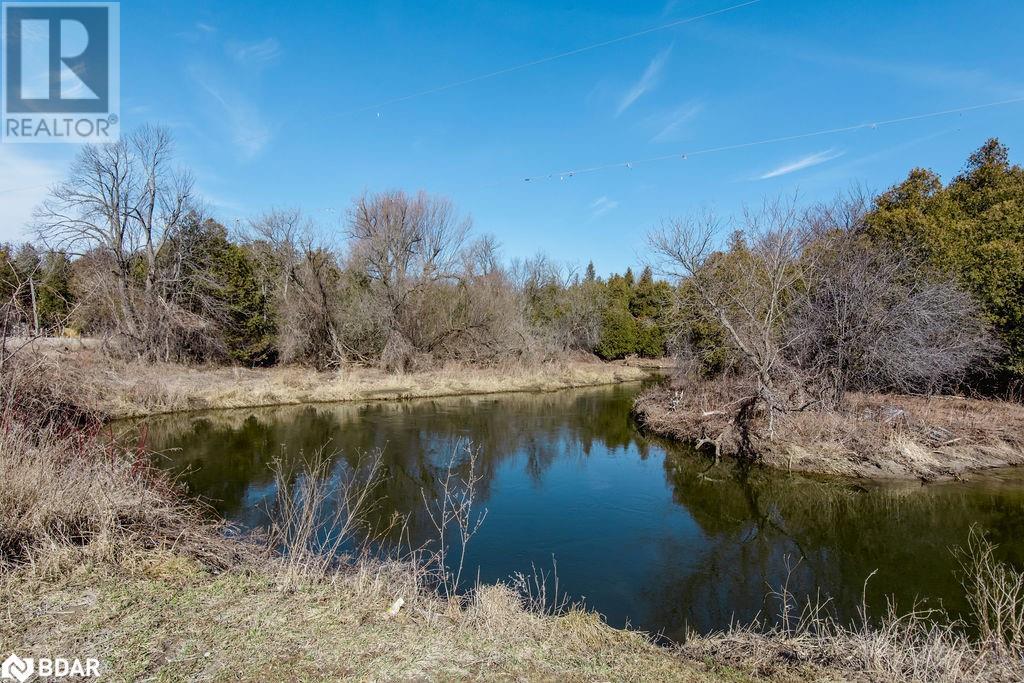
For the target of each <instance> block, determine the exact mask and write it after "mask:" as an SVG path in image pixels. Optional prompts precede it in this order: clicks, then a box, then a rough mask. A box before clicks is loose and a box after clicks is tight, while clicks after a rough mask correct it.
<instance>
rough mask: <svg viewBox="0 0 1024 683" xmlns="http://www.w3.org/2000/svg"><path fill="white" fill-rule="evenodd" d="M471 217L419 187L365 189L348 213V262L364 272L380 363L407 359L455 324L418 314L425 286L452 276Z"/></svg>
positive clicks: (400, 364) (401, 364)
mask: <svg viewBox="0 0 1024 683" xmlns="http://www.w3.org/2000/svg"><path fill="white" fill-rule="evenodd" d="M470 226H471V222H470V220H469V219H460V218H459V217H458V216H457V214H456V212H455V208H454V206H453V205H452V203H451V202H449V201H448V200H446V199H438V198H434V197H429V196H428V195H426V194H425V193H422V192H421V193H419V194H417V195H415V196H413V197H410V196H408V195H406V194H405V193H404V192H385V193H381V194H374V195H364V196H362V197H360V198H359V199H357V200H356V202H355V204H354V206H353V208H352V210H351V212H350V221H349V232H348V235H349V264H350V267H351V268H352V270H354V271H355V272H357V273H359V274H361V275H363V276H365V278H366V283H367V292H368V295H369V297H370V299H371V301H372V303H373V304H374V305H375V307H376V313H377V315H378V316H379V322H380V327H381V329H382V332H383V335H384V339H385V342H384V347H383V349H382V351H381V364H382V365H383V366H385V367H387V368H389V369H395V370H404V369H407V368H408V367H409V364H410V363H411V361H412V356H413V354H414V352H415V351H416V350H418V349H431V348H434V347H436V346H437V345H438V344H439V343H442V342H443V341H444V338H445V337H448V336H450V335H452V334H454V328H452V327H450V326H449V327H448V328H447V329H445V328H442V329H436V328H434V329H431V327H430V326H427V325H424V324H423V323H424V322H425V321H426V320H427V319H425V318H423V317H420V316H419V315H417V310H416V309H417V304H418V303H421V302H422V297H423V295H424V293H425V292H427V291H428V290H432V289H436V288H437V287H438V286H441V285H446V284H447V285H450V284H454V283H458V282H459V281H460V275H461V268H460V265H461V258H462V249H463V247H464V246H465V243H466V238H467V235H468V233H469V229H470Z"/></svg>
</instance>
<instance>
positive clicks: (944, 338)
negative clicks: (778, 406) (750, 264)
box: [787, 233, 997, 407]
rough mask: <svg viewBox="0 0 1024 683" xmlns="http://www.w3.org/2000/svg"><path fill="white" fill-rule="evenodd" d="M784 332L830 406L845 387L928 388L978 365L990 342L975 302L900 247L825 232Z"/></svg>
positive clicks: (947, 384) (949, 382)
mask: <svg viewBox="0 0 1024 683" xmlns="http://www.w3.org/2000/svg"><path fill="white" fill-rule="evenodd" d="M821 251H822V254H821V258H820V260H819V263H818V267H817V269H816V271H815V273H814V275H813V278H812V279H811V281H810V282H809V283H808V286H807V295H806V296H805V297H803V298H801V300H800V302H799V303H798V304H797V305H796V306H794V307H793V315H792V316H791V318H790V319H789V320H788V327H787V335H788V336H790V337H792V338H793V339H794V340H795V342H794V344H793V348H792V350H791V356H792V359H793V361H794V362H795V363H796V364H797V365H798V366H799V368H800V369H801V371H802V372H803V373H804V374H805V376H806V380H805V381H806V383H807V385H808V386H814V387H815V390H816V391H817V392H818V393H819V394H820V397H821V400H822V401H823V402H824V403H825V404H826V405H828V406H832V407H834V406H838V405H840V404H841V402H842V399H843V396H844V394H845V393H846V392H847V391H848V390H851V389H852V390H862V391H891V392H899V393H917V392H925V393H933V392H937V391H941V390H945V389H949V388H954V387H955V386H956V385H957V384H958V383H959V382H960V381H962V380H963V379H964V377H965V375H966V373H968V372H969V371H971V370H972V369H974V368H978V367H983V366H984V363H985V361H986V360H988V359H990V358H991V357H992V356H993V354H994V353H995V351H996V350H997V345H996V344H995V342H994V338H993V336H992V334H991V331H990V330H989V329H988V326H987V325H986V323H985V320H984V317H983V316H982V314H981V311H980V309H979V307H978V305H977V303H976V302H975V301H974V300H973V299H972V298H971V297H970V295H969V294H967V292H965V291H964V290H962V289H960V288H959V287H958V286H957V285H956V283H954V282H953V281H952V280H951V279H950V278H949V277H948V276H944V275H942V274H941V273H937V272H934V271H930V270H928V269H926V268H924V267H923V266H922V264H921V263H920V262H918V261H917V260H915V259H914V258H913V257H911V255H909V254H908V253H906V252H905V251H901V250H893V249H887V250H884V251H883V250H881V249H879V248H877V247H876V246H874V245H872V244H870V243H869V242H868V241H867V240H866V239H864V238H860V237H858V236H857V235H856V234H853V233H840V234H838V235H833V236H832V237H831V239H830V240H829V242H828V244H827V247H825V248H821Z"/></svg>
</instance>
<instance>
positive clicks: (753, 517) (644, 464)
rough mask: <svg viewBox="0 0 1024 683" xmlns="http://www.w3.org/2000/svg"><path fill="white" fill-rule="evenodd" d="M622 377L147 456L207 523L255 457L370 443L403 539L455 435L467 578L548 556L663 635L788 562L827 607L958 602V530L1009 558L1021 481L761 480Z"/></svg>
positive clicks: (367, 411) (170, 431) (184, 426)
mask: <svg viewBox="0 0 1024 683" xmlns="http://www.w3.org/2000/svg"><path fill="white" fill-rule="evenodd" d="M637 390H638V387H637V386H616V387H609V388H601V389H589V390H575V391H565V392H558V393H550V394H534V395H509V396H503V397H466V398H448V399H436V400H420V401H415V402H403V403H372V404H361V405H317V406H304V407H294V408H279V409H265V410H264V409H261V410H244V411H220V412H216V413H206V414H192V415H179V416H168V417H164V418H158V419H152V420H150V421H148V423H147V425H146V427H147V429H148V438H149V441H150V444H151V446H152V447H154V448H156V449H159V450H161V451H162V453H163V455H162V456H160V462H162V463H163V464H164V465H165V466H167V467H168V468H170V469H172V470H173V471H175V472H177V473H179V474H180V475H181V476H182V477H183V480H184V482H185V483H186V484H187V486H188V487H189V489H190V490H191V491H192V492H194V493H196V494H198V495H201V496H203V497H204V498H206V499H207V500H209V501H210V502H211V503H212V504H213V505H214V507H215V508H216V510H217V511H218V512H219V513H220V514H222V515H224V516H225V517H227V518H229V519H232V520H234V521H236V522H239V523H241V524H243V525H246V526H249V527H257V526H260V525H262V524H265V523H266V521H267V517H266V515H267V509H268V507H269V504H270V503H271V501H272V500H273V497H274V495H275V491H274V486H273V477H272V475H271V473H270V468H269V464H270V461H271V460H272V459H273V458H274V457H276V456H280V457H283V458H296V457H298V455H299V453H300V452H303V451H304V452H306V453H309V452H312V451H315V450H316V449H318V448H320V447H321V446H323V445H324V444H328V449H329V450H330V451H336V452H337V454H338V455H337V458H338V463H337V466H338V467H346V466H351V465H353V464H354V463H355V462H356V460H357V458H358V454H359V453H360V452H366V451H370V450H373V449H376V448H380V449H383V454H384V455H383V465H384V467H385V475H386V476H385V478H384V481H383V482H382V484H381V486H380V489H379V491H377V495H378V496H379V501H378V504H377V507H376V513H375V514H376V515H377V517H378V521H380V523H381V524H383V522H384V521H385V520H389V519H390V518H391V517H392V515H393V514H394V513H396V512H397V513H400V514H406V515H408V516H409V518H410V523H409V526H408V530H409V533H410V536H411V539H410V540H411V541H412V542H413V543H414V544H419V543H422V542H424V541H425V540H426V539H427V538H428V536H429V530H430V526H429V524H428V521H427V519H426V517H425V512H424V505H423V495H424V492H425V493H426V495H427V497H428V498H430V497H431V496H436V495H437V494H438V487H439V479H440V474H441V473H442V472H443V471H444V468H445V467H446V466H447V464H448V462H449V460H450V458H451V455H452V453H453V450H454V449H456V448H457V445H458V444H460V443H466V442H472V444H473V445H474V447H475V448H477V449H479V453H480V460H479V462H478V467H479V473H480V474H481V475H482V480H481V488H480V493H479V495H480V500H481V501H482V505H484V506H486V507H487V508H488V516H487V520H486V523H485V524H484V526H483V528H482V529H481V531H480V533H479V534H478V536H477V537H476V538H475V539H474V541H473V543H472V544H471V546H470V548H469V553H468V567H467V570H468V572H469V573H470V574H471V575H472V576H473V577H474V578H475V577H476V575H477V572H479V576H480V578H481V579H482V580H484V581H494V580H499V579H503V578H507V577H508V576H509V575H510V574H511V573H512V572H514V571H519V570H524V569H526V570H528V569H529V568H530V566H531V563H534V564H536V565H537V566H539V567H551V562H552V556H554V557H556V558H557V562H558V575H559V581H560V585H561V587H562V588H564V589H567V590H568V591H569V592H570V593H571V594H572V595H573V596H574V597H576V598H585V599H586V602H587V604H589V605H590V606H591V607H594V608H595V609H598V610H599V611H601V612H602V613H604V614H605V615H606V616H607V617H608V619H609V621H610V622H611V623H613V624H623V623H626V622H627V621H629V622H630V623H632V624H634V625H636V626H639V627H642V628H645V629H649V630H653V631H663V632H665V633H666V634H667V635H669V636H670V637H674V638H678V637H681V636H682V634H683V632H684V631H685V628H686V627H687V626H689V627H692V628H695V629H697V630H701V631H706V630H709V629H713V628H722V627H724V626H726V625H727V624H728V623H729V621H730V619H733V618H738V619H741V620H748V619H750V618H752V617H753V616H754V615H755V614H757V613H759V612H764V611H768V612H769V613H772V612H773V610H774V606H773V605H770V604H766V603H765V598H764V596H765V594H766V592H767V590H768V588H769V587H770V586H777V585H779V584H780V583H781V582H782V581H784V580H785V578H786V575H787V570H786V566H787V563H786V558H787V557H790V558H793V560H794V561H795V560H796V559H800V558H802V559H800V563H799V564H798V565H797V567H796V569H795V570H794V572H793V574H792V576H791V577H790V586H791V588H793V589H795V590H796V591H797V592H798V593H800V594H804V595H814V594H816V593H819V592H820V593H821V594H824V595H829V596H831V597H832V599H833V601H834V605H835V607H836V608H837V610H838V611H839V612H840V614H841V615H842V616H844V617H850V616H852V615H853V614H854V613H855V611H856V608H857V606H858V605H859V604H860V603H861V597H862V591H863V589H864V580H865V578H866V577H867V576H868V574H870V573H871V572H872V571H874V570H876V569H877V570H878V574H876V576H875V577H874V578H873V579H872V580H871V582H870V583H869V584H868V589H867V597H868V601H869V604H870V605H873V606H875V607H883V606H884V600H883V597H882V596H883V595H886V594H894V595H895V596H896V598H897V600H898V601H899V602H900V603H901V604H904V605H909V604H910V603H911V602H912V601H913V600H914V599H915V597H916V598H921V599H926V600H928V601H929V602H928V604H929V605H934V604H939V603H941V604H943V605H945V606H946V607H948V608H949V609H951V610H953V611H959V610H962V609H964V607H965V605H964V603H963V601H962V596H961V591H960V589H959V585H958V580H959V579H958V577H957V575H956V569H957V566H956V563H955V560H954V559H953V557H952V555H951V553H950V552H949V549H950V548H951V547H953V546H957V545H960V544H962V543H964V541H965V540H966V537H967V532H968V529H969V528H970V525H971V524H973V523H978V524H980V525H982V526H983V527H984V528H985V529H986V530H988V533H989V536H990V538H991V540H993V541H994V542H996V543H998V544H1000V546H1001V547H1000V550H999V553H1000V556H1001V557H1003V558H1004V559H1008V560H1010V561H1012V562H1014V563H1015V564H1017V565H1018V566H1024V542H1022V540H1021V539H1020V533H1019V532H1020V530H1021V529H1022V528H1024V477H1022V474H1021V473H1018V472H1003V473H999V474H997V475H990V476H986V477H980V478H978V480H977V481H975V482H972V483H967V484H964V483H950V484H937V485H930V486H927V487H922V486H913V485H911V486H907V485H903V486H898V487H893V486H886V487H882V486H867V487H865V486H862V485H858V484H851V483H848V482H838V481H819V480H815V479H812V478H808V477H802V476H795V475H788V474H784V473H778V472H766V471H762V470H753V471H750V472H744V471H739V470H738V469H736V468H733V467H730V466H728V465H725V464H723V465H720V466H718V467H715V468H709V463H708V461H707V460H705V459H703V458H701V457H699V456H697V455H696V454H694V453H692V452H690V451H688V450H687V449H683V448H679V447H674V446H670V445H668V444H665V443H663V442H660V441H658V440H652V439H648V438H646V437H645V436H643V435H642V434H640V433H639V432H638V431H637V429H636V426H635V425H634V424H633V422H632V420H631V419H630V417H629V407H630V405H631V402H632V399H633V397H634V396H635V393H636V391H637Z"/></svg>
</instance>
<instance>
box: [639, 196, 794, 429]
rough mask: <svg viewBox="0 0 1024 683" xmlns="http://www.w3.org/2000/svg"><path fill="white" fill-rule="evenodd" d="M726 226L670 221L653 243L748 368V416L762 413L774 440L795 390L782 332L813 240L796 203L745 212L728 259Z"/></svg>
mask: <svg viewBox="0 0 1024 683" xmlns="http://www.w3.org/2000/svg"><path fill="white" fill-rule="evenodd" d="M724 227H725V224H724V223H723V222H721V221H719V220H718V219H717V218H715V217H714V216H713V215H710V214H708V215H705V216H703V217H702V218H699V219H692V220H674V221H666V222H664V223H662V225H661V226H660V227H659V228H657V229H655V230H654V231H652V232H651V233H650V235H649V236H648V242H649V244H650V246H651V249H652V250H653V252H654V254H655V256H656V259H657V260H658V264H659V267H660V269H661V270H662V272H663V273H665V274H667V275H669V276H670V277H673V278H675V279H676V280H678V281H683V280H685V281H686V282H688V283H690V284H691V285H692V287H693V288H694V290H695V291H696V292H697V293H698V295H699V298H700V302H701V304H702V305H704V306H705V307H706V308H707V310H708V311H709V312H710V314H711V315H712V316H713V317H714V319H715V320H716V321H717V322H718V323H719V324H720V325H721V326H722V328H723V329H724V330H725V331H726V333H727V339H728V342H729V343H730V344H731V345H732V346H733V347H734V348H735V350H736V351H737V352H738V353H739V354H740V355H741V356H742V358H743V360H744V361H745V362H746V363H747V364H748V365H749V367H750V372H751V376H752V379H753V386H752V394H751V395H750V396H749V397H747V399H746V400H745V402H744V403H743V405H744V410H745V411H746V413H748V414H750V413H752V412H753V411H754V409H756V408H764V410H765V413H766V416H767V425H768V426H767V432H768V435H769V436H771V435H772V434H773V431H774V424H775V420H776V418H777V417H778V416H779V415H780V414H782V413H785V412H786V411H787V410H790V409H792V407H793V406H792V401H791V399H790V398H789V396H788V394H789V387H786V386H783V381H784V380H785V379H786V378H787V377H788V371H787V368H786V367H785V363H784V360H785V354H786V351H787V349H788V347H789V346H790V345H791V344H792V342H793V340H791V339H787V338H785V337H784V335H783V334H782V331H783V322H784V320H785V316H786V314H787V310H788V307H789V306H790V305H791V304H792V302H793V301H794V300H795V299H796V298H799V297H800V296H802V293H801V289H802V288H801V286H800V285H801V283H803V282H805V281H806V278H807V275H808V270H809V266H810V264H809V262H808V259H807V258H805V247H806V245H807V243H808V239H809V233H808V231H807V230H806V224H805V223H804V222H803V221H802V220H801V216H800V213H799V212H798V210H797V208H796V203H795V200H776V201H771V202H766V203H765V204H764V206H763V207H762V208H761V210H760V211H757V212H755V211H750V210H747V211H744V214H743V217H742V222H741V223H740V226H739V228H738V229H737V230H735V231H734V237H733V245H732V246H733V248H732V249H731V250H730V252H729V254H728V255H726V254H723V253H722V252H721V251H718V250H717V249H716V246H715V240H716V237H717V236H718V235H719V234H721V232H722V229H723V228H724ZM734 227H735V226H734Z"/></svg>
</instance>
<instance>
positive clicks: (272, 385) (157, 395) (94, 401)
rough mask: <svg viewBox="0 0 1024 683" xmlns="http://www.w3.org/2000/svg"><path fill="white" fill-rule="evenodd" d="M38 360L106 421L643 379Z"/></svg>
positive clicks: (575, 371)
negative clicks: (185, 412) (398, 372)
mask: <svg viewBox="0 0 1024 683" xmlns="http://www.w3.org/2000/svg"><path fill="white" fill-rule="evenodd" d="M43 357H44V358H45V359H46V363H47V364H48V365H49V366H50V367H49V372H50V373H52V374H53V375H54V376H57V377H60V378H61V381H62V382H63V383H64V384H65V385H67V386H73V387H75V391H76V394H77V395H76V401H79V402H82V403H84V404H86V405H87V406H88V407H89V408H90V409H92V410H96V411H98V412H100V413H102V414H104V415H107V416H109V417H114V418H120V417H140V416H143V415H153V414H157V413H168V412H176V411H182V410H203V409H214V408H252V407H258V406H273V405H291V404H300V403H326V402H336V401H371V400H396V399H408V398H428V397H437V396H458V395H469V394H490V393H504V392H517V391H554V390H557V389H566V388H571V387H586V386H597V385H601V384H612V383H617V382H625V381H631V380H639V379H643V378H644V377H647V376H648V373H647V371H646V370H645V369H643V368H639V367H630V366H627V365H624V364H617V363H603V362H600V361H598V360H596V359H594V358H593V357H589V358H580V359H577V360H562V361H557V362H550V363H543V364H537V365H532V366H531V365H525V366H524V365H516V364H510V365H507V366H502V367H483V368H480V367H468V366H461V365H449V366H446V367H445V368H443V369H438V370H430V371H424V372H417V373H410V374H397V375H396V374H389V373H385V372H383V371H380V370H376V369H372V368H360V367H346V368H339V369H337V370H334V371H328V372H317V371H316V370H313V369H310V368H305V367H297V366H295V367H291V366H286V367H272V368H258V369H248V368H237V367H236V368H228V367H217V366H210V367H202V366H198V367H197V366H185V365H177V364H167V363H158V364H152V363H126V362H122V361H115V360H111V359H109V358H107V357H105V356H103V355H102V354H100V353H99V352H96V351H92V350H76V351H72V352H66V353H59V354H53V353H47V354H44V356H43Z"/></svg>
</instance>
